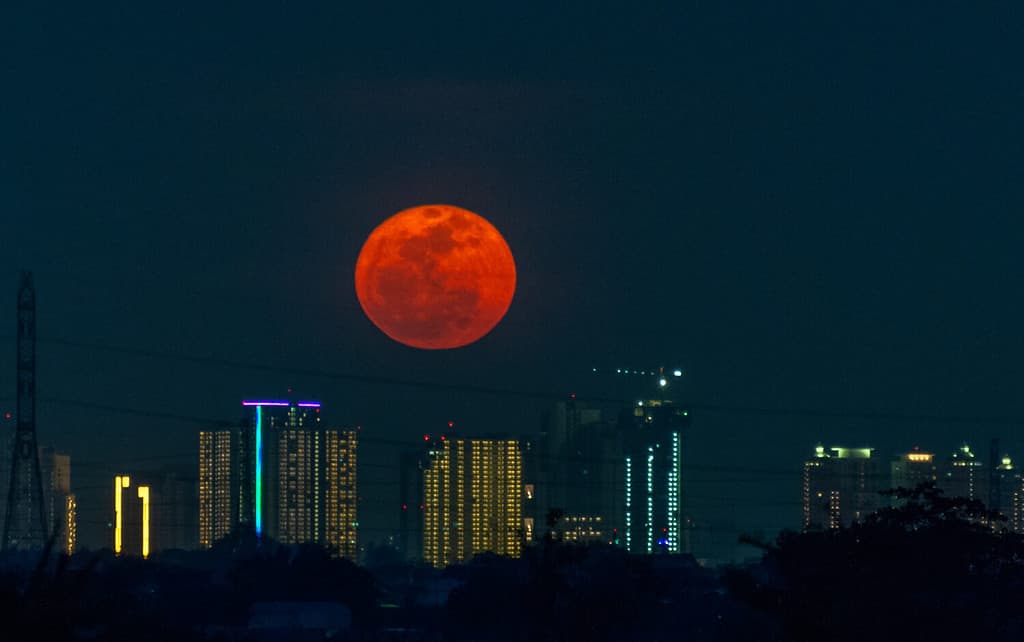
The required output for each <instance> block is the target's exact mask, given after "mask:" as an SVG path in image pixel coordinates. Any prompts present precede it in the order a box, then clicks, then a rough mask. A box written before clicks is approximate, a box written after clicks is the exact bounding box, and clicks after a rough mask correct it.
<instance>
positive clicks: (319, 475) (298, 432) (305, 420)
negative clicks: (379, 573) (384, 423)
mask: <svg viewBox="0 0 1024 642" xmlns="http://www.w3.org/2000/svg"><path fill="white" fill-rule="evenodd" d="M242 405H243V406H244V407H245V408H246V411H247V417H246V419H245V420H244V421H243V422H242V424H241V426H239V427H238V428H235V429H225V430H213V431H202V432H200V434H199V544H200V547H202V548H209V547H210V546H212V545H213V543H214V542H215V541H216V540H218V539H220V538H221V537H223V536H225V535H227V534H228V533H230V532H232V531H233V530H235V529H236V528H239V527H241V528H243V529H251V530H252V531H253V532H255V534H256V535H257V536H258V537H263V536H266V537H268V538H270V539H272V540H275V541H278V542H281V543H283V544H300V543H305V542H315V543H319V544H322V545H324V546H326V547H328V548H329V549H330V550H331V551H332V552H333V553H334V554H335V555H338V556H341V557H346V558H349V559H353V560H354V559H355V557H356V554H357V538H356V531H357V528H358V525H359V524H358V519H357V512H356V506H357V500H358V498H357V486H356V467H357V464H358V461H357V444H358V438H357V433H356V431H354V430H339V429H334V428H326V427H324V426H323V425H322V424H321V418H320V403H319V402H316V401H297V402H293V401H283V400H247V401H243V402H242Z"/></svg>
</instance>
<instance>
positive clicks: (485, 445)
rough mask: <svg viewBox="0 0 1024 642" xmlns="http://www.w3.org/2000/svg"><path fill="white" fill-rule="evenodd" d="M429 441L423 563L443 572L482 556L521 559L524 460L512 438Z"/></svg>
mask: <svg viewBox="0 0 1024 642" xmlns="http://www.w3.org/2000/svg"><path fill="white" fill-rule="evenodd" d="M427 440H428V446H427V451H426V455H425V459H424V464H423V468H422V472H423V502H422V504H423V510H422V513H423V531H422V533H423V534H422V540H423V560H424V561H425V562H426V563H428V564H430V565H432V566H435V567H438V568H441V567H444V566H449V565H451V564H458V563H461V562H465V561H467V560H469V559H471V558H472V557H473V556H474V555H477V554H479V553H485V552H490V553H495V554H498V555H505V556H509V557H519V555H520V554H521V552H522V545H523V538H524V532H523V509H522V504H523V460H522V452H521V450H520V445H519V442H518V441H516V440H510V439H459V438H447V437H445V436H441V437H440V438H439V439H438V440H436V441H434V442H430V441H429V437H428V438H427Z"/></svg>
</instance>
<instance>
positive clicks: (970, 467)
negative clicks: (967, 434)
mask: <svg viewBox="0 0 1024 642" xmlns="http://www.w3.org/2000/svg"><path fill="white" fill-rule="evenodd" d="M984 467H985V465H984V464H983V463H982V461H981V460H980V459H979V458H977V457H975V455H974V453H973V452H972V451H971V448H970V446H968V445H967V444H964V445H962V446H961V447H960V448H959V449H957V450H956V451H954V452H953V453H952V454H951V455H950V456H949V457H947V458H946V459H945V460H944V461H942V462H941V467H940V469H939V488H940V489H942V491H943V493H944V494H945V495H946V497H966V498H968V499H978V500H981V501H983V502H988V479H987V477H986V476H985V474H984Z"/></svg>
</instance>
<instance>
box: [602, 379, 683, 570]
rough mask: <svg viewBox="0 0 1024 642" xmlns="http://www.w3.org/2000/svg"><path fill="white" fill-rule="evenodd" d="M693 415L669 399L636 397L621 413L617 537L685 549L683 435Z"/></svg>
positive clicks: (639, 546) (637, 546) (634, 548)
mask: <svg viewBox="0 0 1024 642" xmlns="http://www.w3.org/2000/svg"><path fill="white" fill-rule="evenodd" d="M665 381H666V380H665V379H661V382H662V383H661V386H662V387H664V386H665ZM689 415H690V413H689V412H688V411H687V410H685V409H683V408H681V407H679V406H676V405H675V404H674V403H673V402H672V401H669V400H666V399H653V400H647V401H638V402H637V404H636V406H634V407H632V408H629V409H626V410H624V411H622V413H620V415H619V431H620V432H621V433H622V440H623V449H624V453H625V456H624V464H625V466H624V470H623V482H624V492H623V498H624V500H625V501H624V506H623V523H622V533H623V536H622V537H621V538H619V541H620V543H621V544H622V545H624V546H625V547H626V550H628V551H631V552H634V553H648V554H650V553H656V552H666V553H680V552H683V511H682V448H683V446H682V440H683V433H684V432H685V431H686V429H687V428H688V427H689V425H690V416H689Z"/></svg>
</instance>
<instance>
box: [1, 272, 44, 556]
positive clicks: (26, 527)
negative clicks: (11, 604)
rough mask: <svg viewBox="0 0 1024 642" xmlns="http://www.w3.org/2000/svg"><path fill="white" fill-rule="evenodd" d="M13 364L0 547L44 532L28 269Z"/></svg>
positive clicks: (22, 544) (34, 541)
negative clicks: (14, 401) (13, 411)
mask: <svg viewBox="0 0 1024 642" xmlns="http://www.w3.org/2000/svg"><path fill="white" fill-rule="evenodd" d="M17 366H18V407H17V413H18V417H17V428H16V429H15V433H14V442H13V448H11V477H10V484H11V485H10V486H9V489H8V491H7V513H6V519H5V520H4V539H3V550H9V549H33V548H42V547H43V545H44V544H45V542H46V536H47V532H46V508H45V505H44V502H45V500H44V498H43V480H42V475H41V474H40V471H39V447H38V444H37V441H36V290H35V286H33V285H32V274H31V273H30V272H22V273H21V284H20V286H19V287H18V363H17ZM0 456H2V455H0Z"/></svg>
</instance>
